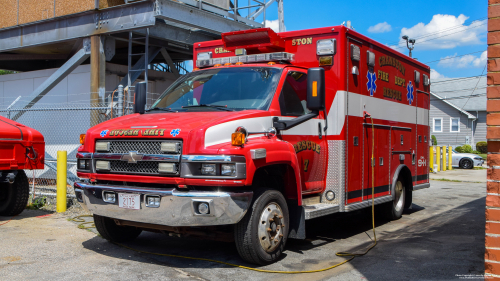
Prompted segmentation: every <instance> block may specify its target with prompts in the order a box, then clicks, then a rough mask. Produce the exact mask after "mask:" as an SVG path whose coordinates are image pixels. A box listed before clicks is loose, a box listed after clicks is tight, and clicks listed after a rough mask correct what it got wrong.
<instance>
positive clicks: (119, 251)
mask: <svg viewBox="0 0 500 281" xmlns="http://www.w3.org/2000/svg"><path fill="white" fill-rule="evenodd" d="M485 196H486V186H485V184H484V183H470V182H467V183H461V182H444V181H431V187H430V188H428V189H424V190H420V191H417V192H415V193H414V195H413V203H414V204H413V207H412V209H411V210H408V212H406V213H405V214H404V215H403V218H401V219H400V220H397V221H384V220H380V219H378V220H377V227H376V231H377V239H378V244H377V246H376V247H375V248H374V249H373V250H371V251H370V252H369V253H368V254H367V255H365V256H362V257H357V258H355V259H354V260H353V261H351V262H350V263H348V264H344V265H342V266H340V267H338V268H334V269H331V270H328V271H325V272H320V273H311V274H294V275H289V274H275V273H260V272H255V271H249V270H245V269H240V268H234V267H230V266H227V265H222V264H216V263H211V262H206V261H196V260H186V259H179V258H172V257H166V256H157V255H151V254H145V253H139V252H135V251H132V250H129V249H125V248H123V247H120V246H117V245H114V244H111V243H109V242H107V241H106V240H104V239H102V238H101V237H99V236H98V235H96V234H95V233H94V232H92V231H89V230H83V229H79V228H77V224H76V223H74V222H71V221H69V220H68V219H69V218H70V217H68V216H64V215H61V214H49V215H48V216H46V215H47V213H46V212H43V211H32V210H26V211H24V212H23V213H22V214H21V215H19V216H17V217H15V218H14V219H13V220H12V221H10V222H8V223H5V222H7V221H8V219H10V218H6V217H0V245H1V247H0V279H2V280H32V279H37V280H142V279H148V280H217V281H223V280H287V281H290V280H300V281H305V280H393V279H398V280H454V279H458V278H459V277H460V276H464V275H468V276H474V275H481V274H483V273H484V224H485V218H484V205H485ZM40 216H41V217H40ZM2 223H5V224H3V225H1V224H2ZM306 231H307V239H306V240H292V239H290V240H289V241H288V242H289V243H288V244H287V248H286V251H285V253H284V255H283V257H282V259H281V260H280V261H278V262H277V263H275V264H272V265H269V266H264V267H259V268H262V269H270V270H284V271H295V270H315V269H320V268H325V267H328V266H331V265H333V264H336V263H338V262H341V261H343V260H345V258H342V257H337V256H335V253H336V252H339V251H348V252H360V251H362V250H363V249H365V248H366V247H368V246H370V245H371V243H372V240H371V237H372V236H373V233H372V230H371V217H370V214H369V212H357V213H350V214H337V215H332V216H328V217H323V218H318V219H315V220H311V221H308V222H307V225H306ZM126 245H127V246H128V247H132V248H135V249H139V250H142V251H149V252H156V253H164V254H175V255H185V256H192V257H200V258H210V259H216V260H220V261H224V262H228V263H235V264H241V265H245V266H251V267H253V266H254V265H251V264H248V263H245V262H243V261H242V260H241V259H240V258H239V256H238V253H237V252H236V248H235V246H234V245H233V244H231V243H223V242H213V241H207V240H197V239H192V238H176V237H167V236H166V235H164V234H160V233H151V232H143V233H142V234H141V235H140V236H139V238H138V239H136V240H135V241H134V242H131V243H127V244H126Z"/></svg>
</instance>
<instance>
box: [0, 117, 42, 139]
mask: <svg viewBox="0 0 500 281" xmlns="http://www.w3.org/2000/svg"><path fill="white" fill-rule="evenodd" d="M0 139H3V140H13V141H22V140H24V141H43V136H42V134H40V132H38V131H37V130H35V129H32V128H29V127H26V126H24V125H23V124H20V123H17V122H16V121H12V120H10V119H7V118H4V117H2V116H0Z"/></svg>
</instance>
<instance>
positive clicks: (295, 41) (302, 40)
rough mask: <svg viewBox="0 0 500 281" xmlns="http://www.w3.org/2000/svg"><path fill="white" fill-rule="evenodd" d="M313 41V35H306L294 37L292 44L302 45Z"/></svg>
mask: <svg viewBox="0 0 500 281" xmlns="http://www.w3.org/2000/svg"><path fill="white" fill-rule="evenodd" d="M312 43H313V38H312V37H306V38H299V39H293V40H292V46H295V45H297V46H300V45H309V44H312Z"/></svg>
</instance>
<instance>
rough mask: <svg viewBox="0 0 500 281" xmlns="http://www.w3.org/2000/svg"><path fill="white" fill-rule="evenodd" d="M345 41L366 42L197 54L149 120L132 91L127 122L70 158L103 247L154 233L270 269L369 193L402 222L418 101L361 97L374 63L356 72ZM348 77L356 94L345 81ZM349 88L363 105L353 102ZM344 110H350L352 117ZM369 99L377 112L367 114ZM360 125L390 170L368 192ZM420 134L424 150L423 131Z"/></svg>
mask: <svg viewBox="0 0 500 281" xmlns="http://www.w3.org/2000/svg"><path fill="white" fill-rule="evenodd" d="M351 33H352V35H351ZM348 34H349V36H354V37H355V36H358V38H360V39H358V40H357V42H358V43H357V44H359V42H360V41H362V40H365V41H367V42H369V43H372V41H370V40H369V39H368V38H366V37H364V36H362V35H359V34H357V33H355V32H353V31H351V30H349V29H347V28H345V27H343V26H342V27H328V28H320V29H314V30H304V31H296V32H284V33H280V34H277V33H274V32H273V31H272V30H271V29H269V28H260V29H255V30H246V31H237V32H230V33H224V34H222V39H221V40H216V41H210V42H200V43H199V44H195V51H194V58H195V61H196V68H195V69H194V70H193V72H191V73H189V74H187V75H184V76H183V77H181V78H179V79H178V80H177V81H176V82H174V83H173V84H172V85H171V86H170V87H169V88H168V89H167V90H166V91H165V92H164V93H163V94H162V95H160V97H159V98H158V99H157V100H156V101H155V102H154V103H153V104H152V106H151V107H150V108H149V109H148V110H145V109H144V105H145V100H146V99H145V96H146V93H145V91H144V89H145V85H141V84H138V85H137V86H136V95H135V98H136V103H135V112H136V113H135V114H131V115H127V116H123V117H119V118H115V119H113V120H110V121H107V122H104V123H102V124H99V125H97V126H95V127H93V128H91V129H89V130H88V131H87V133H86V136H85V138H84V141H83V142H82V146H81V147H80V148H79V152H78V154H77V158H78V172H77V173H78V176H79V177H80V178H82V179H83V180H82V181H81V182H78V183H75V193H76V196H77V199H78V200H79V201H80V203H81V204H82V205H83V206H84V207H85V208H87V209H88V210H89V211H90V212H92V213H93V214H94V220H95V224H96V228H97V229H98V231H99V232H100V233H101V235H102V236H103V237H104V238H106V239H108V240H111V241H118V242H123V241H128V240H132V239H134V238H136V237H137V236H138V235H139V234H140V233H141V231H142V230H151V229H153V230H161V231H165V232H168V233H170V234H172V235H176V236H178V235H191V236H204V237H211V238H212V239H219V240H225V241H235V243H236V245H237V249H238V252H239V254H240V256H241V257H242V258H243V259H245V260H246V261H248V262H252V263H256V264H268V263H271V262H274V261H276V260H277V259H278V257H279V256H280V254H281V253H282V252H283V251H284V248H285V244H286V240H287V239H288V238H289V237H290V238H298V239H304V238H305V220H307V219H312V218H316V217H320V216H325V215H328V214H333V213H336V212H348V211H352V210H357V209H360V208H364V207H369V206H371V205H370V203H369V202H371V194H372V192H371V190H372V189H373V190H374V192H373V194H375V197H376V200H375V201H376V204H384V205H385V206H386V208H385V209H386V210H387V214H389V216H391V217H392V218H394V219H397V218H399V217H401V214H402V211H403V208H404V207H409V206H411V192H412V191H413V190H417V189H421V188H425V187H428V177H425V174H426V173H427V175H428V171H427V170H426V169H422V168H420V170H419V168H417V166H415V163H414V161H415V159H416V158H417V157H424V155H425V157H427V153H428V148H427V147H425V149H424V150H422V151H420V150H417V145H418V144H417V143H416V142H417V141H416V139H417V137H416V133H417V132H418V131H419V129H418V125H419V120H417V116H418V111H419V109H417V106H416V104H417V102H415V103H414V104H413V105H412V102H410V104H409V105H406V104H405V103H406V102H407V101H402V100H401V94H399V97H398V93H397V91H395V90H394V91H391V93H390V95H389V91H388V90H385V89H384V90H381V89H379V90H378V92H377V90H375V89H373V88H372V89H371V90H370V89H368V91H366V90H362V89H361V87H359V86H360V85H362V84H365V85H366V82H365V81H364V79H365V78H362V77H363V76H361V75H359V72H361V71H367V73H368V76H370V75H372V73H373V74H375V70H374V66H372V65H371V63H372V60H374V59H375V58H371V57H370V55H368V58H367V60H368V63H367V65H366V67H365V66H362V65H361V63H360V61H362V60H363V61H364V60H365V59H364V58H363V59H361V56H360V49H358V50H357V51H356V49H355V48H354V52H357V53H356V54H355V55H356V56H357V57H354V59H350V56H351V53H350V52H352V50H353V48H352V47H350V48H344V47H342V48H339V50H337V48H338V46H346V45H347V42H348V40H350V39H349V36H348ZM346 40H347V41H346ZM373 42H374V41H373ZM377 44H378V43H377ZM358 48H371V50H372V51H373V49H374V47H373V46H371V47H370V46H369V44H366V45H365V46H358ZM376 48H378V49H380V50H377V51H378V52H386V53H387V52H390V51H389V50H390V49H389V48H386V47H384V46H383V45H381V44H378V45H377V46H376ZM392 52H393V51H392ZM373 53H374V56H375V52H374V51H373ZM398 56H403V55H398ZM356 59H357V61H356ZM405 59H406V58H405ZM353 63H354V65H352V64H353ZM364 63H366V61H364ZM373 63H374V62H373ZM412 63H414V64H415V66H414V67H419V68H421V69H422V68H424V67H423V66H422V65H421V64H419V63H418V62H412ZM354 66H355V67H354ZM396 66H397V64H396V63H394V67H395V70H396V71H397V67H396ZM347 67H349V72H346V71H345V70H346V69H347ZM408 68H409V67H408ZM351 69H352V71H351ZM356 71H357V72H358V73H357V74H354V73H355V72H356ZM420 71H422V70H420ZM428 72H429V70H428V68H427V73H428ZM386 74H387V76H389V71H388V72H387V73H386ZM408 74H409V75H408V76H412V75H413V73H412V72H411V71H408ZM353 75H354V79H356V80H357V81H354V82H353V81H352V80H351V81H349V79H353V77H352V76H353ZM419 75H420V74H419ZM415 77H416V76H415ZM375 79H376V77H375ZM400 79H402V78H400ZM383 80H384V79H383ZM403 80H404V79H403ZM398 81H399V80H398ZM400 82H401V83H404V82H402V81H400ZM349 83H354V84H355V85H354V86H355V87H359V88H360V90H359V92H360V93H352V95H351V94H350V93H349V90H348V85H349ZM423 84H424V83H420V85H418V87H420V86H422V91H424V90H425V89H424V87H425V86H424V85H423ZM354 86H353V87H354ZM396 86H397V85H396ZM396 86H391V87H396ZM405 86H406V84H405ZM361 91H362V93H361ZM353 92H355V91H354V90H353ZM374 93H375V94H376V97H373V94H374ZM379 95H380V96H379ZM349 98H351V100H352V102H353V103H355V102H357V104H358V105H357V106H353V105H350V106H351V107H352V108H349V107H348V104H347V99H349ZM375 98H377V99H380V100H381V101H377V102H374V103H372V101H375V100H374V99H375ZM398 98H399V100H398ZM356 99H357V100H356ZM394 99H396V102H394ZM412 99H413V97H412ZM421 99H422V100H424V101H425V97H422V98H421ZM427 99H428V96H427ZM381 105H382V108H380V106H381ZM384 107H385V108H384ZM392 107H394V108H396V111H395V112H396V113H397V114H406V113H409V112H410V114H411V112H412V111H413V112H414V113H415V118H414V120H413V119H411V118H406V119H405V120H408V121H409V123H410V125H408V124H405V125H404V126H403V125H402V124H399V123H398V121H397V116H395V118H394V119H393V120H392V121H391V120H385V119H380V120H377V119H376V117H377V116H376V115H377V114H379V112H381V111H383V110H393V109H392ZM424 107H425V106H424ZM349 110H351V112H352V115H350V114H349ZM408 110H410V111H408ZM422 110H424V113H425V110H426V109H425V108H424V109H422ZM359 111H361V112H359ZM404 111H406V112H404ZM427 111H428V108H427ZM362 112H363V113H362ZM367 112H373V113H374V115H369V113H368V114H365V113H367ZM398 112H399V113H398ZM380 114H381V115H384V116H385V115H387V114H385V113H384V112H382V113H380ZM427 114H428V112H427ZM367 116H371V117H372V118H373V119H372V120H370V121H374V122H375V123H376V125H377V126H378V127H377V130H379V129H380V128H384V130H386V131H387V132H385V131H384V133H383V134H387V135H384V136H382V133H380V135H381V138H380V141H382V142H385V144H384V143H381V146H380V149H377V153H379V152H378V151H380V153H379V154H380V155H377V156H378V157H379V158H382V159H383V158H384V157H385V159H386V160H385V161H386V164H385V166H384V164H383V163H384V160H380V162H377V163H378V164H379V165H378V167H377V170H376V172H377V177H373V178H375V182H374V181H373V180H371V179H370V178H371V176H369V175H370V173H371V172H370V169H369V168H368V166H367V163H368V161H369V160H370V159H369V157H368V155H369V154H370V153H371V154H372V155H373V154H374V153H375V152H374V151H373V148H374V147H373V148H371V147H370V146H369V145H368V144H367V143H368V140H370V141H371V140H372V139H373V140H374V139H375V134H379V133H378V131H377V130H375V125H373V126H372V127H369V126H366V124H368V123H369V119H367V118H368V117H367ZM349 118H352V119H351V121H350V123H351V124H348V120H349ZM405 122H406V121H405ZM412 122H413V123H412ZM425 122H427V125H426V124H425ZM420 123H422V129H421V130H424V129H425V126H427V131H426V132H422V133H421V136H423V135H424V134H425V136H426V138H425V140H427V139H428V118H427V121H425V120H420ZM350 126H353V127H352V129H351V127H350ZM348 128H350V130H351V135H350V134H349V133H348ZM352 134H354V135H352ZM392 135H394V137H393V138H394V139H395V138H396V135H397V138H398V141H394V139H393V140H392V142H394V144H392V142H391V139H390V137H391V136H392ZM400 135H401V136H400ZM386 136H387V137H386ZM399 137H400V138H401V142H399ZM403 139H406V141H404V140H403ZM396 145H398V149H399V150H398V151H399V153H398V151H394V147H395V146H396ZM422 145H423V144H421V145H420V146H422ZM360 147H361V149H362V150H361V151H360V150H359V148H360ZM391 147H392V150H391ZM412 147H413V148H412ZM424 152H425V154H424ZM348 153H351V154H350V155H352V156H356V157H349V158H348V157H346V156H347V155H349V154H348ZM418 153H420V154H418ZM385 154H387V155H385ZM406 154H408V156H407V157H406V158H405V157H404V156H405V155H406ZM400 155H403V157H401V156H400ZM391 159H394V160H393V161H394V162H393V164H392V165H391ZM373 161H374V159H371V163H373ZM365 166H366V167H365ZM365 170H366V171H365ZM373 171H375V170H372V172H373ZM419 173H420V174H423V176H420V178H418V177H417V176H418V175H419ZM365 177H366V178H365ZM350 182H352V183H350Z"/></svg>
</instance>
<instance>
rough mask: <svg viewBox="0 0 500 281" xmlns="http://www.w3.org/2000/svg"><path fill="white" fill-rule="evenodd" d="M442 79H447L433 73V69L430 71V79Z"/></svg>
mask: <svg viewBox="0 0 500 281" xmlns="http://www.w3.org/2000/svg"><path fill="white" fill-rule="evenodd" d="M443 78H448V77H446V76H444V75H443V74H441V73H439V72H437V71H435V70H434V69H431V79H443Z"/></svg>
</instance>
